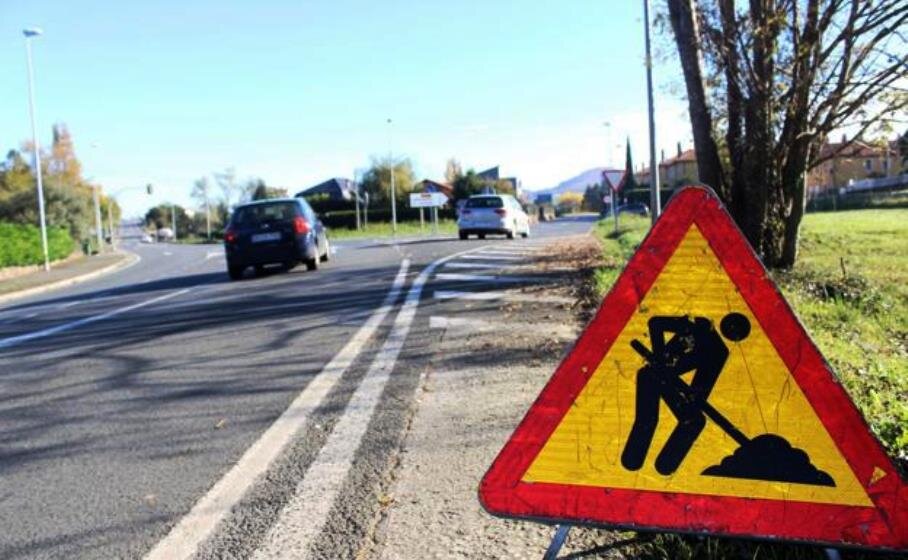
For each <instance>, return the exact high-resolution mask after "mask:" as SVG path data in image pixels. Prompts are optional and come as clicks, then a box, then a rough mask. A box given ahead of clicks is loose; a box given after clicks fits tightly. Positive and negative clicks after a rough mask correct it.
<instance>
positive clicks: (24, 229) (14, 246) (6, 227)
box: [0, 222, 76, 268]
mask: <svg viewBox="0 0 908 560" xmlns="http://www.w3.org/2000/svg"><path fill="white" fill-rule="evenodd" d="M75 248H76V244H75V242H74V241H73V239H72V237H70V235H69V232H68V231H67V230H66V228H61V227H52V228H48V229H47V251H48V253H49V255H50V260H52V261H56V260H59V259H63V258H66V257H68V256H69V255H70V254H71V253H72V252H73V250H75ZM43 262H44V254H43V252H42V251H41V230H40V229H38V228H37V227H36V226H33V225H29V224H10V223H5V222H0V268H3V267H7V266H26V265H31V264H42V263H43Z"/></svg>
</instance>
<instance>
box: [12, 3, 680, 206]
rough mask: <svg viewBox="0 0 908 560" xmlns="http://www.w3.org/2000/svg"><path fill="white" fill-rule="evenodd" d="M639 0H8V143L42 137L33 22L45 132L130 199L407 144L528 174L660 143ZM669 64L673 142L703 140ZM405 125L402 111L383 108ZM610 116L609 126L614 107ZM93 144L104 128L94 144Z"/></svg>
mask: <svg viewBox="0 0 908 560" xmlns="http://www.w3.org/2000/svg"><path fill="white" fill-rule="evenodd" d="M641 10H642V8H641V3H640V2H637V1H630V0H608V1H605V0H589V1H579V0H573V1H567V0H564V1H559V2H551V1H542V0H539V1H535V0H519V1H516V0H515V1H507V0H495V1H493V2H489V1H449V2H438V1H435V0H422V1H411V2H404V1H393V0H392V1H384V2H374V1H358V0H356V1H354V0H336V1H318V2H316V1H297V2H281V1H271V0H260V1H256V2H252V1H249V2H230V1H224V0H219V1H209V0H204V1H198V2H185V1H182V2H176V1H170V0H162V1H156V2H101V1H84V0H68V1H45V0H31V1H29V2H16V3H10V2H3V3H2V6H0V68H2V69H3V87H2V88H0V149H2V150H3V151H6V150H7V149H9V148H13V147H17V146H18V145H19V144H20V143H21V141H22V140H25V139H27V138H29V137H30V134H31V133H30V128H29V122H28V112H27V108H28V105H27V99H28V98H27V89H26V88H27V84H26V67H25V52H24V45H23V38H22V35H21V29H22V28H23V27H26V26H32V25H34V26H39V27H42V28H43V30H44V32H45V35H44V36H42V37H40V38H38V39H36V40H35V43H34V57H35V69H36V90H37V98H36V100H37V108H38V119H39V127H40V134H41V142H42V143H43V144H46V143H47V142H48V141H49V140H50V129H51V125H52V124H53V123H54V122H57V121H62V122H65V123H66V124H67V125H68V126H69V129H70V131H71V133H72V134H73V137H74V140H75V143H76V150H77V155H78V156H79V157H80V159H81V160H82V161H83V164H84V173H85V175H86V176H88V177H92V178H93V179H94V180H96V181H99V182H100V183H101V184H103V185H104V187H105V189H106V190H107V191H116V190H118V189H122V188H124V187H130V186H138V185H144V184H146V183H149V182H150V183H153V184H154V185H155V193H154V195H153V196H152V197H147V196H145V195H143V194H141V193H140V192H139V191H133V192H125V193H123V194H122V195H121V196H120V198H121V202H122V203H123V204H124V206H125V207H126V209H127V211H128V212H129V213H131V214H135V213H138V212H142V211H144V209H145V208H146V207H148V206H150V205H151V204H153V203H157V202H161V201H163V200H176V201H177V202H181V203H187V204H188V203H189V201H190V199H189V191H190V189H191V186H192V182H193V180H194V179H196V178H198V177H201V176H204V175H210V174H211V173H212V172H215V171H220V170H223V169H224V168H226V167H231V166H232V167H234V168H236V172H237V174H238V175H239V177H240V178H246V177H252V176H259V177H262V178H264V179H265V180H266V182H267V183H268V184H271V185H276V186H285V187H288V188H290V189H291V190H296V189H301V188H304V187H306V186H310V185H312V184H315V183H317V182H320V181H322V180H324V179H327V178H329V177H333V176H352V175H353V173H354V171H355V170H356V169H361V168H363V167H365V166H366V165H367V164H368V162H369V159H370V157H371V156H374V155H383V154H386V153H387V152H388V150H389V146H390V147H391V148H392V149H393V151H394V153H395V154H400V155H406V156H409V157H410V158H411V159H412V160H413V162H414V164H415V167H416V170H417V174H418V175H419V176H420V177H424V176H425V177H436V178H437V177H440V176H441V175H442V174H443V171H444V164H445V161H446V159H447V158H449V157H456V158H457V159H459V160H460V161H461V162H462V164H463V165H464V166H465V167H475V168H477V169H480V168H485V167H488V166H492V165H501V167H502V172H503V173H505V174H508V175H516V176H518V177H519V178H521V180H522V182H523V185H524V186H525V187H527V188H543V187H549V186H552V185H554V184H557V183H558V182H560V181H562V180H564V179H567V178H569V177H571V176H573V175H575V174H577V173H580V172H582V171H584V170H585V169H588V168H590V167H594V166H597V165H606V164H609V163H612V164H616V165H619V166H623V157H624V155H623V149H622V148H620V147H617V146H616V145H617V144H618V143H620V142H622V141H623V138H624V137H625V135H630V137H631V141H632V145H633V148H634V154H635V158H636V160H637V161H638V162H639V161H643V160H645V159H647V158H648V154H647V151H646V101H645V99H646V97H645V93H646V91H645V81H644V68H643V24H642V13H641ZM678 72H679V70H678V68H677V66H676V64H675V63H674V60H673V58H672V57H669V62H665V63H662V64H660V65H659V66H658V67H657V68H656V82H657V101H656V104H657V115H658V122H659V127H660V128H659V134H658V142H659V145H660V147H661V148H664V149H666V150H667V151H669V152H673V151H674V150H675V145H676V143H677V142H678V141H681V142H683V143H684V144H685V146H687V145H689V143H690V132H689V126H688V125H687V122H686V115H685V114H684V103H683V101H682V100H680V99H679V98H678V96H677V95H674V94H670V93H668V92H667V91H666V86H667V85H670V84H672V83H675V84H677V83H678V81H679V79H680V77H679V75H678ZM388 118H391V119H392V120H393V124H392V125H391V126H390V127H389V126H388V124H387V122H386V121H387V119H388ZM605 122H609V123H610V126H604V125H603V123H605ZM93 144H94V145H95V146H93Z"/></svg>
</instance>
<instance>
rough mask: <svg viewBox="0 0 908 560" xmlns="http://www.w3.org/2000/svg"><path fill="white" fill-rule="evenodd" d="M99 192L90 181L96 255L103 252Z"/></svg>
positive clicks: (95, 145) (95, 143) (93, 146)
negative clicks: (93, 206)
mask: <svg viewBox="0 0 908 560" xmlns="http://www.w3.org/2000/svg"><path fill="white" fill-rule="evenodd" d="M91 147H92V148H97V147H98V143H97V142H92V143H91ZM99 191H100V187H99V186H98V185H97V184H96V183H94V181H92V185H91V194H92V199H94V200H93V201H94V205H95V236H96V237H97V239H98V253H100V252H101V251H103V250H104V232H103V231H101V230H102V229H103V228H104V226H103V224H102V223H101V193H100V192H99Z"/></svg>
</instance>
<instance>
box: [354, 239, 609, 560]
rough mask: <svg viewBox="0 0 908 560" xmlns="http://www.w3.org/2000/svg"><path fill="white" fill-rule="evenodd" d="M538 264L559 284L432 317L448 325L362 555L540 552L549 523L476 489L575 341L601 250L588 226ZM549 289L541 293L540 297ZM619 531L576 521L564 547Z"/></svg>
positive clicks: (598, 542)
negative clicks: (457, 314)
mask: <svg viewBox="0 0 908 560" xmlns="http://www.w3.org/2000/svg"><path fill="white" fill-rule="evenodd" d="M541 253H542V254H540V255H538V256H537V257H536V262H535V264H536V271H537V272H547V271H552V270H555V271H560V270H564V269H565V268H571V269H573V270H574V272H566V273H562V274H561V276H560V278H559V281H558V282H553V283H549V284H548V285H546V286H545V287H544V288H541V289H540V288H539V287H534V288H528V289H527V291H528V293H532V294H533V296H534V297H536V299H537V300H539V301H542V300H544V299H546V298H549V299H553V300H554V298H565V297H569V298H572V299H573V300H574V301H577V302H578V303H577V304H571V303H555V304H551V303H549V304H545V303H539V302H534V301H532V299H533V298H525V299H524V300H523V301H518V302H514V301H507V302H503V303H502V304H501V305H500V306H499V307H498V308H497V309H496V310H493V311H491V312H489V311H487V312H486V313H484V314H483V313H478V312H477V311H476V310H475V309H474V310H471V311H470V312H469V315H467V314H464V316H463V317H462V318H453V319H451V318H444V319H443V318H439V317H436V318H435V320H434V321H431V322H432V323H433V324H434V325H435V327H436V328H439V329H443V331H444V332H443V335H442V339H441V342H440V343H439V344H438V345H437V346H436V348H435V352H434V353H433V358H432V362H431V366H430V367H429V368H427V370H426V371H425V373H424V374H423V377H422V379H421V383H420V387H419V389H418V390H417V395H416V412H415V414H414V417H413V419H412V422H411V425H410V429H409V432H408V433H407V435H406V438H405V440H404V444H403V448H402V450H401V453H400V459H399V461H400V463H399V468H398V469H397V470H396V472H395V475H394V479H393V480H392V481H391V482H390V483H389V485H388V488H387V494H386V495H385V496H383V498H382V503H383V504H384V507H383V508H382V511H381V514H380V517H379V519H378V520H377V521H376V525H375V527H374V531H373V534H372V539H371V543H370V545H369V547H370V548H369V550H367V551H363V553H362V554H361V555H360V556H361V557H364V558H386V559H398V558H505V557H507V558H523V557H541V556H542V554H543V552H544V551H545V548H546V546H547V545H548V543H549V540H550V539H551V537H552V535H553V529H552V528H551V527H548V526H545V525H541V524H537V523H528V522H522V521H513V520H504V519H498V518H494V517H492V516H490V515H489V514H487V513H485V511H483V509H482V507H481V506H480V504H479V501H478V499H477V496H476V489H477V487H478V484H479V480H480V479H481V477H482V475H483V473H484V472H485V470H486V469H487V468H488V466H489V465H490V464H491V462H492V460H493V459H494V458H495V456H496V454H497V453H498V451H499V450H500V449H501V447H502V446H503V444H504V442H505V441H506V440H507V438H508V437H509V436H510V434H511V432H512V431H513V429H514V428H515V426H516V425H517V423H518V422H519V421H520V419H521V417H522V416H523V414H524V413H525V411H526V410H527V408H528V407H529V405H530V403H531V402H532V401H533V400H534V399H535V398H536V395H537V394H538V393H539V391H540V390H541V389H542V387H543V386H544V384H545V383H546V381H547V380H548V378H549V377H550V375H551V374H552V372H553V371H554V370H555V368H556V366H557V364H558V362H559V361H560V360H561V358H562V357H563V356H564V354H565V353H566V352H567V350H568V349H569V348H570V346H571V345H572V344H573V341H574V340H575V339H576V336H577V334H578V333H579V332H580V330H581V328H582V324H581V322H582V321H583V320H584V318H585V317H587V316H588V310H586V309H584V308H583V305H582V304H581V303H580V302H581V301H583V300H584V298H585V293H584V289H583V286H584V285H585V284H586V282H584V279H583V277H582V275H583V274H589V271H588V270H583V269H584V268H589V267H588V266H587V264H588V263H589V262H590V259H593V258H596V257H595V256H596V255H598V254H599V253H600V251H599V248H598V245H597V244H596V243H595V241H593V240H592V239H591V238H589V237H588V236H578V237H576V238H573V239H571V240H570V241H568V240H564V241H561V242H557V243H556V244H552V245H549V246H548V247H547V249H546V250H544V251H542V252H541ZM543 296H545V297H543ZM617 538H618V537H617V536H616V534H615V533H611V532H607V531H598V530H575V531H574V532H573V533H572V535H571V537H570V538H569V539H568V543H567V545H566V547H565V548H564V549H563V550H564V551H565V552H570V551H580V550H590V549H595V548H602V547H608V546H609V544H610V543H612V542H614V541H616V540H617Z"/></svg>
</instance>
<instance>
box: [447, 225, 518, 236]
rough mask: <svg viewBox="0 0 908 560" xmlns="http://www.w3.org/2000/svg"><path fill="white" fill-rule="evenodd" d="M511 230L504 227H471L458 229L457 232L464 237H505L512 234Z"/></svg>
mask: <svg viewBox="0 0 908 560" xmlns="http://www.w3.org/2000/svg"><path fill="white" fill-rule="evenodd" d="M512 231H513V230H511V229H510V228H506V227H499V228H488V227H481V228H480V227H472V228H459V229H458V232H459V233H463V234H466V235H477V234H480V233H499V234H501V235H506V234H508V233H512Z"/></svg>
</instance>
